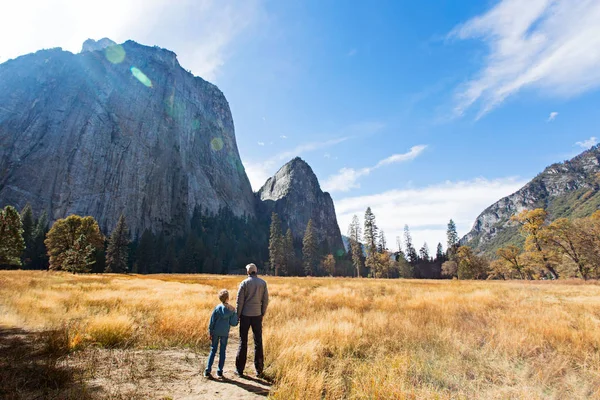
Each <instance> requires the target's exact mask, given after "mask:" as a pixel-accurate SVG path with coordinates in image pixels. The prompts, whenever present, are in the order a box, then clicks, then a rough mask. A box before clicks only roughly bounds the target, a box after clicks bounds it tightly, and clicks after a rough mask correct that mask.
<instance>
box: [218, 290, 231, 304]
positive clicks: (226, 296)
mask: <svg viewBox="0 0 600 400" xmlns="http://www.w3.org/2000/svg"><path fill="white" fill-rule="evenodd" d="M219 300H221V302H222V303H225V302H226V301H227V300H229V292H228V291H227V289H221V290H219Z"/></svg>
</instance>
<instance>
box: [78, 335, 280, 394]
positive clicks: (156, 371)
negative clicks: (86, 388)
mask: <svg viewBox="0 0 600 400" xmlns="http://www.w3.org/2000/svg"><path fill="white" fill-rule="evenodd" d="M238 343H239V342H238V340H236V338H235V337H231V338H230V340H229V344H228V346H227V358H226V361H225V370H224V375H225V379H216V378H213V379H207V378H204V377H203V375H202V373H203V371H204V368H205V366H206V358H207V356H206V355H205V354H199V353H195V352H193V351H190V350H178V349H174V350H136V351H131V350H129V351H128V350H121V351H119V350H113V351H110V350H96V352H97V353H96V354H95V355H92V357H97V358H96V359H95V360H94V359H92V360H89V361H88V362H86V364H89V363H92V364H94V365H98V366H100V368H99V369H98V371H97V373H96V374H95V376H94V378H93V379H90V380H89V381H88V382H87V383H88V384H89V385H90V387H91V388H92V389H93V390H94V391H99V392H102V395H103V396H107V395H108V396H110V397H117V398H118V397H126V398H152V399H241V400H251V399H261V398H262V399H264V398H265V397H266V396H268V394H269V390H270V385H269V383H268V382H266V381H264V380H261V379H258V378H256V377H254V376H247V377H244V378H239V377H237V376H235V375H234V373H233V372H234V370H235V354H236V351H237V347H238ZM217 360H218V356H217V359H216V360H215V366H214V367H213V376H216V373H215V371H216V368H215V367H216V364H217V362H218V361H217ZM248 365H249V366H251V365H252V364H251V360H249V363H248ZM249 370H250V371H251V370H252V369H249Z"/></svg>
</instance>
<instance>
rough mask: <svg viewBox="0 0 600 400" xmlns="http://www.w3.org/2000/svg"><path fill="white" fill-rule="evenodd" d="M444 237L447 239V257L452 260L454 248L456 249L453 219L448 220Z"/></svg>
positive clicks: (454, 253)
mask: <svg viewBox="0 0 600 400" xmlns="http://www.w3.org/2000/svg"><path fill="white" fill-rule="evenodd" d="M446 237H447V241H448V242H447V246H448V247H447V252H448V259H450V260H454V256H455V255H456V250H458V233H456V224H455V223H454V221H453V220H450V222H448V230H447V231H446Z"/></svg>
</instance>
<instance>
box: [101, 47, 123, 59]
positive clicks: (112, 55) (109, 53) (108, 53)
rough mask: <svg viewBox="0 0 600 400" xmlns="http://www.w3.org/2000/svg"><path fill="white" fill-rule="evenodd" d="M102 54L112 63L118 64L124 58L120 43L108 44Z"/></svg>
mask: <svg viewBox="0 0 600 400" xmlns="http://www.w3.org/2000/svg"><path fill="white" fill-rule="evenodd" d="M104 56H105V57H106V59H107V60H108V61H110V62H111V63H113V64H120V63H122V62H123V60H124V59H125V49H124V48H123V46H121V45H118V44H117V45H115V46H109V47H107V48H106V49H104Z"/></svg>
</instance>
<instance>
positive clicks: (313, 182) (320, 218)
mask: <svg viewBox="0 0 600 400" xmlns="http://www.w3.org/2000/svg"><path fill="white" fill-rule="evenodd" d="M257 195H258V198H259V199H260V201H261V204H260V207H261V210H262V212H263V213H266V214H267V215H270V214H271V213H272V212H276V213H277V214H278V215H279V217H280V218H281V220H282V223H283V225H284V226H283V229H284V232H285V230H287V228H288V227H289V228H290V229H291V230H292V234H293V236H294V238H297V239H302V237H303V236H304V232H305V231H306V225H307V224H308V221H309V220H310V219H312V221H313V226H314V228H315V232H316V236H317V238H318V241H319V243H323V242H326V243H327V246H328V250H329V251H330V252H332V253H338V252H340V251H342V252H343V251H344V244H343V242H342V235H341V233H340V228H339V226H338V223H337V219H336V216H335V208H334V206H333V200H332V199H331V196H330V195H329V193H326V192H325V193H324V192H323V191H322V190H321V187H320V185H319V181H318V180H317V177H316V175H315V174H314V172H313V170H312V169H311V167H310V166H309V165H308V164H307V163H306V162H305V161H304V160H302V159H300V158H298V157H296V158H294V159H293V160H292V161H290V162H288V163H287V164H285V165H284V166H283V167H281V169H279V171H277V173H276V174H275V175H274V176H272V177H271V178H269V179H268V180H267V182H266V183H265V184H264V185H263V187H262V188H261V189H260V190H259V191H258V193H257Z"/></svg>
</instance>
